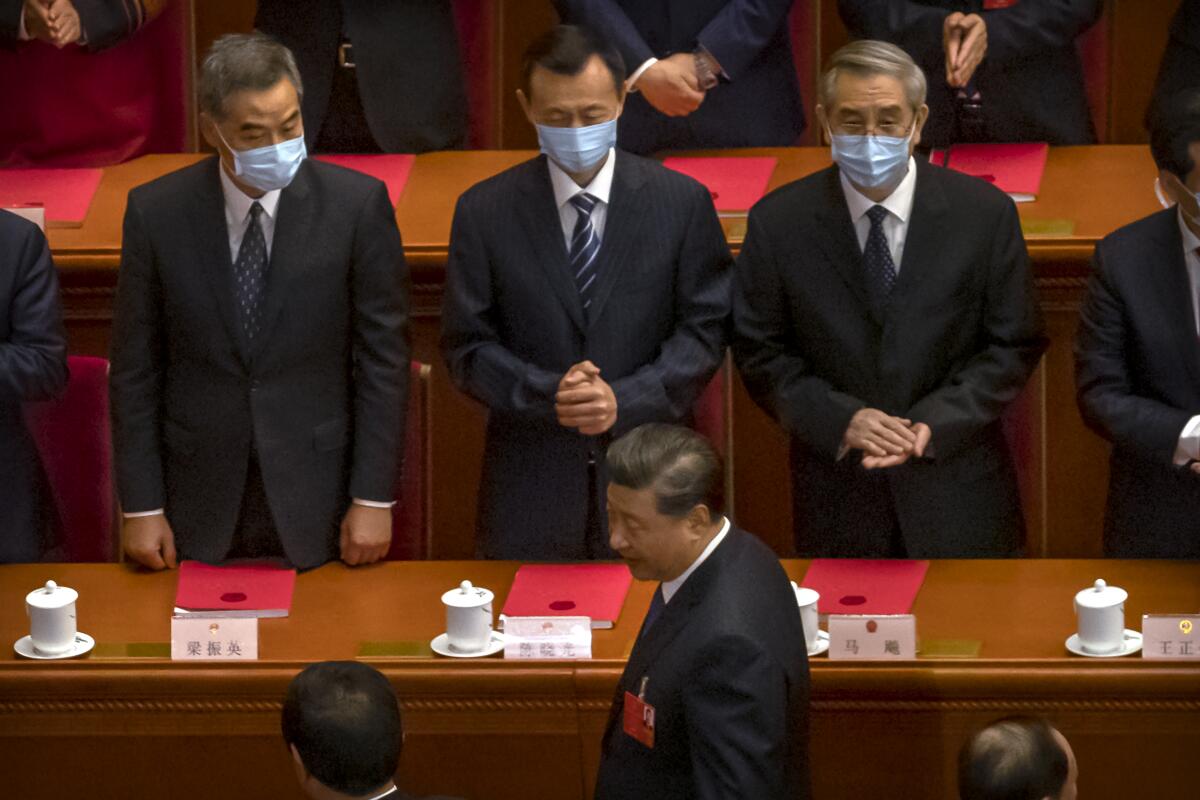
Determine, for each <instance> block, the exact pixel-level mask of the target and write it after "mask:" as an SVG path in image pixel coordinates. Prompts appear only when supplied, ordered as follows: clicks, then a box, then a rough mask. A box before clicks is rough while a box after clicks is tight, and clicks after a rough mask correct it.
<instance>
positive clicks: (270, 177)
mask: <svg viewBox="0 0 1200 800" xmlns="http://www.w3.org/2000/svg"><path fill="white" fill-rule="evenodd" d="M214 127H215V126H214ZM217 136H220V137H221V141H222V142H225V146H226V147H228V148H229V152H230V153H232V154H233V174H234V175H237V176H238V177H239V178H241V179H242V180H243V181H245V182H246V183H248V184H250V185H251V186H253V187H254V188H255V189H260V190H262V191H264V192H273V191H275V190H276V189H284V188H286V187H287V185H288V184H289V183H291V182H292V178H295V177H296V170H298V169H300V163H301V162H302V161H304V159H305V158H306V157H307V156H308V149H307V148H306V147H305V146H304V134H301V135H299V136H297V137H296V138H295V139H288V140H287V141H286V142H280V143H279V144H269V145H266V146H265V147H256V148H254V149H253V150H234V149H233V147H231V146H230V144H229V142H227V141H225V137H224V136H221V129H220V128H217Z"/></svg>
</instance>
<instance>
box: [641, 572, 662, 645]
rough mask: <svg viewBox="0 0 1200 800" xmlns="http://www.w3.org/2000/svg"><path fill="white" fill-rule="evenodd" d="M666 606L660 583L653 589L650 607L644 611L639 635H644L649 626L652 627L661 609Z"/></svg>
mask: <svg viewBox="0 0 1200 800" xmlns="http://www.w3.org/2000/svg"><path fill="white" fill-rule="evenodd" d="M666 607H667V601H666V599H665V598H664V597H663V590H662V584H661V583H660V584H659V585H658V588H657V589H655V590H654V599H653V600H651V601H650V608H649V609H648V610H647V611H646V620H645V621H644V622H643V623H642V632H641V636H645V635H646V634H647V633H648V632H649V631H650V628H652V627H654V623H655V621H657V620H658V618H659V616H660V615H661V614H662V612H663V609H664V608H666Z"/></svg>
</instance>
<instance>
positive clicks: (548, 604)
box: [504, 564, 633, 628]
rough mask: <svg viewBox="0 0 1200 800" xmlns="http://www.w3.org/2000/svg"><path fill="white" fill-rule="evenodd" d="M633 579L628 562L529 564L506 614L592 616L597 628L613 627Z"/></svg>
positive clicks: (520, 572)
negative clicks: (626, 563)
mask: <svg viewBox="0 0 1200 800" xmlns="http://www.w3.org/2000/svg"><path fill="white" fill-rule="evenodd" d="M632 582H633V576H632V575H631V574H630V573H629V567H627V566H625V565H624V564H526V565H524V566H523V567H521V568H520V569H518V570H517V574H516V577H514V578H513V584H512V588H511V589H509V591H508V598H507V599H506V600H505V601H504V615H505V616H508V617H560V616H566V617H591V620H592V627H593V628H611V627H612V626H613V623H615V622H616V621H617V618H618V617H620V616H621V607H622V606H624V605H625V595H626V594H628V593H629V584H631V583H632Z"/></svg>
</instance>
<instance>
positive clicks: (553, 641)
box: [504, 617, 592, 660]
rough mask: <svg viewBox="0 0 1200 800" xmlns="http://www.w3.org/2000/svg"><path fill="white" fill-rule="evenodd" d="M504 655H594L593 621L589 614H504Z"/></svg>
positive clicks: (536, 657)
mask: <svg viewBox="0 0 1200 800" xmlns="http://www.w3.org/2000/svg"><path fill="white" fill-rule="evenodd" d="M504 657H505V658H522V659H534V660H540V659H551V658H591V657H592V621H591V619H590V618H588V617H505V618H504Z"/></svg>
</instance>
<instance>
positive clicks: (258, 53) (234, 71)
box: [197, 32, 304, 119]
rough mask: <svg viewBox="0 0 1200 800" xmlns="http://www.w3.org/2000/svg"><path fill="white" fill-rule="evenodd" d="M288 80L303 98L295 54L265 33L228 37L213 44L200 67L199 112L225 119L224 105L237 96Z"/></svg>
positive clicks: (227, 35)
mask: <svg viewBox="0 0 1200 800" xmlns="http://www.w3.org/2000/svg"><path fill="white" fill-rule="evenodd" d="M282 78H287V79H288V80H289V81H291V82H292V85H293V86H295V87H296V95H297V97H303V96H304V88H303V86H302V85H301V83H300V70H299V69H298V68H297V67H296V59H295V58H294V57H293V56H292V51H291V50H288V49H287V48H286V47H284V46H283V45H282V44H280V43H279V42H277V41H275V40H274V39H273V38H271V37H270V36H267V35H266V34H265V33H257V32H255V33H229V34H226V35H224V36H222V37H221V38H219V39H217V40H216V41H215V42H213V44H212V47H210V48H209V50H208V53H207V54H206V55H205V56H204V62H203V63H202V64H201V65H200V78H199V81H198V84H199V85H198V87H197V94H198V95H199V98H200V110H201V111H204V112H207V113H208V114H209V115H210V116H212V117H213V118H215V119H224V118H225V102H226V101H227V100H228V99H229V97H230V96H231V95H233V94H235V93H237V92H241V91H245V90H247V89H248V90H250V91H255V92H261V91H263V90H266V89H270V88H271V87H272V86H274V85H275V84H277V83H279V81H280V79H282Z"/></svg>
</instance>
